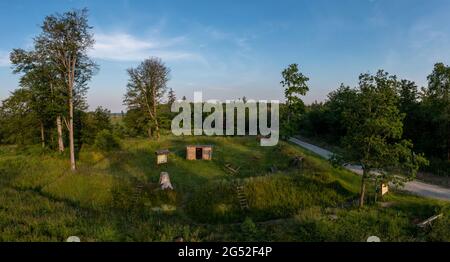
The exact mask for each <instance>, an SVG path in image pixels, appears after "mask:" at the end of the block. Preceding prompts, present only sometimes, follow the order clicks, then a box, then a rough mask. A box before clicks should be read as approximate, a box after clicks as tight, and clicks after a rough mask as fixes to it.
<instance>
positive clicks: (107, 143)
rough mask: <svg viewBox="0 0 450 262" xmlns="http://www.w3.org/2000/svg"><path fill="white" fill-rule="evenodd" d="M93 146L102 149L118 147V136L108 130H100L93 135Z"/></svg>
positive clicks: (109, 149) (107, 149)
mask: <svg viewBox="0 0 450 262" xmlns="http://www.w3.org/2000/svg"><path fill="white" fill-rule="evenodd" d="M94 145H95V147H96V148H98V149H100V150H103V151H111V150H114V149H118V148H120V143H119V138H117V137H116V136H114V135H113V134H112V133H111V131H109V130H102V131H100V132H99V133H98V134H97V136H96V137H95V143H94Z"/></svg>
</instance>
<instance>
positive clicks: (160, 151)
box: [155, 149, 170, 155]
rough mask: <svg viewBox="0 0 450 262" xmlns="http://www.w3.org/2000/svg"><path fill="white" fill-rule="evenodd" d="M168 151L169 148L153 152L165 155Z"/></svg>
mask: <svg viewBox="0 0 450 262" xmlns="http://www.w3.org/2000/svg"><path fill="white" fill-rule="evenodd" d="M169 153H170V151H169V149H160V150H156V151H155V154H157V155H167V154H169Z"/></svg>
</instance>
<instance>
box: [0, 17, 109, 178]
mask: <svg viewBox="0 0 450 262" xmlns="http://www.w3.org/2000/svg"><path fill="white" fill-rule="evenodd" d="M91 29H92V27H90V26H89V24H88V14H87V10H86V9H83V10H73V11H68V12H65V13H63V14H55V15H50V16H47V17H46V18H45V19H44V22H43V24H42V26H41V33H40V34H39V35H38V36H36V37H35V38H34V44H33V48H32V49H31V50H23V49H14V50H13V51H12V53H11V55H10V59H11V63H12V65H13V72H14V73H17V74H21V77H20V88H19V89H17V90H15V91H14V92H12V94H11V96H10V97H9V98H7V99H6V100H5V101H3V103H2V106H1V108H0V121H1V123H0V139H1V140H2V142H6V143H32V142H34V140H35V138H36V136H35V134H36V133H39V138H40V141H41V144H42V146H43V147H45V146H46V145H47V144H48V145H49V146H50V147H51V146H53V145H54V144H55V141H57V142H56V143H57V150H58V151H60V152H64V151H65V144H66V142H68V144H69V155H70V163H71V169H72V170H75V169H76V161H75V154H76V144H78V145H80V143H81V142H82V141H81V139H80V138H81V126H82V123H81V120H82V119H83V114H86V113H84V112H85V110H86V109H87V105H86V101H85V94H86V91H87V88H88V86H87V83H88V81H89V80H90V79H91V77H92V75H93V74H94V73H95V71H96V70H97V65H96V64H95V63H94V62H93V61H92V60H91V59H90V58H89V57H88V55H87V53H88V51H89V49H90V48H92V47H93V44H94V38H93V34H92V32H91ZM99 110H100V111H102V109H99ZM103 113H106V112H104V111H103ZM96 116H98V112H97V113H96ZM37 130H39V131H37ZM85 133H86V132H85ZM77 138H78V139H77ZM76 140H77V141H76Z"/></svg>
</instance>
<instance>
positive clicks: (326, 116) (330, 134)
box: [297, 63, 450, 175]
mask: <svg viewBox="0 0 450 262" xmlns="http://www.w3.org/2000/svg"><path fill="white" fill-rule="evenodd" d="M368 79H370V80H371V83H370V84H373V85H375V86H378V87H385V88H386V89H385V90H384V91H383V90H382V89H380V92H382V93H381V95H383V96H390V97H391V100H392V101H393V103H394V105H395V108H385V110H398V111H399V113H400V118H401V124H402V125H401V126H400V128H401V130H400V131H401V133H402V138H403V139H406V140H409V141H411V142H412V144H413V145H414V146H413V147H414V151H415V152H417V153H423V154H424V156H425V157H426V158H427V159H428V160H429V162H430V163H429V165H425V166H423V167H422V169H424V170H428V171H432V172H433V173H435V174H440V175H450V100H449V92H450V67H449V66H446V65H444V64H443V63H437V64H435V66H434V69H433V71H432V73H431V74H430V75H429V76H428V78H427V79H428V85H427V86H426V87H422V88H419V87H418V86H417V84H416V83H414V82H413V81H409V80H406V79H398V78H397V77H396V76H395V75H390V74H388V73H386V72H384V71H382V70H381V71H379V72H378V73H377V74H375V75H369V74H362V75H360V77H359V84H358V86H357V87H356V88H351V87H349V86H346V85H343V84H342V85H341V86H340V87H339V88H338V89H337V90H335V91H332V92H331V93H329V94H328V98H327V100H326V101H325V102H323V103H317V102H315V103H313V104H311V105H309V106H307V107H306V109H305V112H304V114H303V116H302V117H301V120H300V121H299V123H298V127H297V128H298V130H299V132H300V133H301V134H302V135H303V136H306V137H309V138H314V139H318V140H322V141H325V142H327V143H328V144H331V145H334V146H339V147H345V146H344V145H345V141H344V140H345V138H346V136H347V135H348V133H349V125H348V119H349V117H351V116H349V115H348V114H349V112H355V110H353V111H352V108H354V107H355V106H357V105H359V104H360V103H359V102H360V101H359V99H360V97H359V96H358V93H359V92H360V90H361V89H364V88H366V87H367V86H368V85H369V83H368V81H367V80H368ZM375 98H376V97H375V96H373V99H374V100H373V103H377V101H376V100H375ZM374 107H375V105H374ZM357 110H358V109H357V108H356V111H357ZM355 114H356V113H355ZM390 124H393V123H392V122H391V123H390Z"/></svg>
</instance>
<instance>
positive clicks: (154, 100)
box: [152, 89, 159, 140]
mask: <svg viewBox="0 0 450 262" xmlns="http://www.w3.org/2000/svg"><path fill="white" fill-rule="evenodd" d="M154 90H155V89H154ZM155 97H156V94H155V93H154V94H153V107H152V109H153V118H154V119H153V122H154V123H155V132H156V139H157V140H159V123H158V116H157V111H156V105H157V103H156V99H155Z"/></svg>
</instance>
